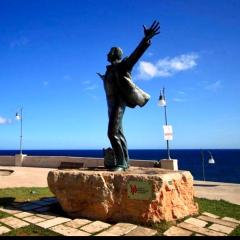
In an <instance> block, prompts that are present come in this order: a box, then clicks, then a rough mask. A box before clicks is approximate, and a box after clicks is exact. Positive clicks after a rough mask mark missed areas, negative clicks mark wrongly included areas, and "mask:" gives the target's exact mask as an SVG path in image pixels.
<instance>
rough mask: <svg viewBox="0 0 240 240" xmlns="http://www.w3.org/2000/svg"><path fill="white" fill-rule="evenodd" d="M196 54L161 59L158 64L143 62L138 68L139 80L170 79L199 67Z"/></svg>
mask: <svg viewBox="0 0 240 240" xmlns="http://www.w3.org/2000/svg"><path fill="white" fill-rule="evenodd" d="M198 57H199V56H198V55H197V54H195V53H190V54H182V55H180V56H176V57H174V58H169V57H166V58H163V59H159V60H158V61H157V63H156V64H153V63H150V62H146V61H141V62H140V64H139V67H138V69H137V70H138V74H137V79H151V78H154V77H170V76H172V75H174V74H175V73H177V72H182V71H186V70H189V69H191V68H193V67H195V66H196V65H197V62H196V60H197V58H198Z"/></svg>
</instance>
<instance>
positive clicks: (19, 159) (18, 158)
mask: <svg viewBox="0 0 240 240" xmlns="http://www.w3.org/2000/svg"><path fill="white" fill-rule="evenodd" d="M26 156H27V155H26V154H16V155H15V166H18V167H21V166H22V163H23V159H24V157H26Z"/></svg>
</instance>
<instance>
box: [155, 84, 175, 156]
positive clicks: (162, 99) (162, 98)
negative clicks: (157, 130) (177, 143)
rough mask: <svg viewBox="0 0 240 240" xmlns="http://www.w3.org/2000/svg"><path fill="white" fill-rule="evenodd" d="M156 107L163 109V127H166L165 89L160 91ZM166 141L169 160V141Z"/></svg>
mask: <svg viewBox="0 0 240 240" xmlns="http://www.w3.org/2000/svg"><path fill="white" fill-rule="evenodd" d="M158 105H159V106H160V107H164V113H165V126H168V122H167V101H166V98H165V88H163V89H161V90H160V96H159V101H158ZM170 134H171V133H170ZM171 136H172V134H171ZM166 141H167V155H168V159H169V160H170V159H171V157H170V149H169V140H168V139H167V140H166Z"/></svg>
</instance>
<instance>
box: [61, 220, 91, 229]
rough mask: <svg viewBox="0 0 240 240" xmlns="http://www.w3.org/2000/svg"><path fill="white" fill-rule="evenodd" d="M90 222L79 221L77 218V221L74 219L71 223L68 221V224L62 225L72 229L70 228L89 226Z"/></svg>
mask: <svg viewBox="0 0 240 240" xmlns="http://www.w3.org/2000/svg"><path fill="white" fill-rule="evenodd" d="M91 222H92V221H90V220H88V219H80V218H77V219H74V220H72V221H69V222H66V223H64V225H65V226H68V227H72V228H80V227H82V226H84V225H86V224H89V223H91Z"/></svg>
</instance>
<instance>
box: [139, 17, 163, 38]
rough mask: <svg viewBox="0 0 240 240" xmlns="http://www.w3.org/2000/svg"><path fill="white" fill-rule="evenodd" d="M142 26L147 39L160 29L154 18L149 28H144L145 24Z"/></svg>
mask: <svg viewBox="0 0 240 240" xmlns="http://www.w3.org/2000/svg"><path fill="white" fill-rule="evenodd" d="M143 28H144V35H145V38H146V39H147V40H150V39H151V38H152V37H154V36H155V35H157V34H159V33H160V31H159V29H160V24H159V22H157V21H156V20H155V21H154V22H153V24H152V25H151V27H150V28H146V26H145V25H143Z"/></svg>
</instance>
